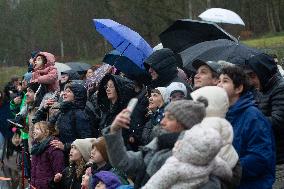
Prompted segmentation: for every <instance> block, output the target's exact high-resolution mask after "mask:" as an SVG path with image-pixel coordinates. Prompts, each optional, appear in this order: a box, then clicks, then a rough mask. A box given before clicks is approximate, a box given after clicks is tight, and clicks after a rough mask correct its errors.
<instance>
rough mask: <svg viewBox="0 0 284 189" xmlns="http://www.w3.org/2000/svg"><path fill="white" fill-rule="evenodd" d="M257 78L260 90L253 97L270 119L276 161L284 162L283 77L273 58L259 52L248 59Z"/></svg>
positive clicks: (278, 162)
mask: <svg viewBox="0 0 284 189" xmlns="http://www.w3.org/2000/svg"><path fill="white" fill-rule="evenodd" d="M247 63H248V65H249V66H250V67H251V69H252V70H253V71H254V72H255V73H256V75H257V76H258V78H259V81H260V85H261V91H260V93H258V94H257V93H255V94H257V96H255V99H256V101H257V104H258V107H259V108H260V110H261V111H262V113H263V114H264V115H265V116H266V117H267V118H268V119H269V120H270V121H271V123H272V129H273V132H274V136H275V143H276V163H277V164H283V163H284V134H283V133H284V79H283V78H282V77H281V75H280V73H279V71H278V67H277V65H276V63H275V62H274V60H273V58H272V57H270V56H268V55H266V54H260V55H257V56H254V57H252V58H251V59H249V60H248V62H247Z"/></svg>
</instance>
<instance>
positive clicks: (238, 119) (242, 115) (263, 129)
mask: <svg viewBox="0 0 284 189" xmlns="http://www.w3.org/2000/svg"><path fill="white" fill-rule="evenodd" d="M226 118H227V120H228V121H229V122H230V123H231V124H232V126H233V130H234V139H233V145H234V147H235V149H236V151H237V152H238V154H239V157H240V162H241V165H242V179H241V184H240V186H239V188H242V189H245V188H248V189H249V188H259V189H268V188H270V189H271V188H272V185H273V183H274V180H275V144H274V138H273V134H272V129H271V124H270V123H269V121H268V120H267V119H266V118H265V116H264V115H263V114H262V113H261V112H260V110H259V109H258V108H257V107H256V106H255V102H254V99H253V95H252V93H251V92H247V93H245V94H243V95H242V96H241V97H240V98H239V100H238V101H237V102H236V103H235V104H233V105H232V106H231V107H230V108H229V111H228V113H227V115H226Z"/></svg>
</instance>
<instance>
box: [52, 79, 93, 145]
mask: <svg viewBox="0 0 284 189" xmlns="http://www.w3.org/2000/svg"><path fill="white" fill-rule="evenodd" d="M68 87H69V88H70V89H71V91H72V92H73V93H74V101H73V102H62V103H60V107H59V110H60V111H59V113H58V114H56V115H55V116H53V117H51V118H50V120H49V122H50V123H52V124H55V125H56V126H57V128H58V130H59V139H60V140H61V141H62V142H63V143H72V142H73V141H74V140H75V139H82V138H91V137H92V129H91V127H90V124H89V119H88V117H87V116H86V114H85V113H84V108H85V106H86V101H87V91H86V89H85V87H84V86H83V85H81V84H78V83H71V84H70V85H69V86H68Z"/></svg>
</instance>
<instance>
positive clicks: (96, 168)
mask: <svg viewBox="0 0 284 189" xmlns="http://www.w3.org/2000/svg"><path fill="white" fill-rule="evenodd" d="M89 162H91V163H92V167H90V168H88V169H87V170H86V174H85V175H84V176H83V180H82V186H83V187H82V188H88V185H90V184H91V183H92V182H93V181H92V180H93V178H94V175H95V174H96V173H98V172H100V171H110V172H112V173H114V174H115V175H117V176H118V178H119V180H120V181H121V183H123V184H129V183H128V181H127V177H126V175H125V174H124V173H123V172H121V171H119V170H118V169H115V168H113V167H112V166H111V165H110V163H109V160H108V156H107V149H106V142H105V139H104V137H99V138H97V140H96V141H95V142H94V143H93V144H92V151H91V156H90V160H89ZM92 175H93V178H92Z"/></svg>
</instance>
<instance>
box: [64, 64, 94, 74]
mask: <svg viewBox="0 0 284 189" xmlns="http://www.w3.org/2000/svg"><path fill="white" fill-rule="evenodd" d="M66 64H67V66H69V67H70V68H71V69H72V70H73V71H76V72H78V73H79V74H83V73H84V72H85V71H87V70H88V69H90V68H91V67H92V66H91V65H90V64H88V63H84V62H67V63H66Z"/></svg>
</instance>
